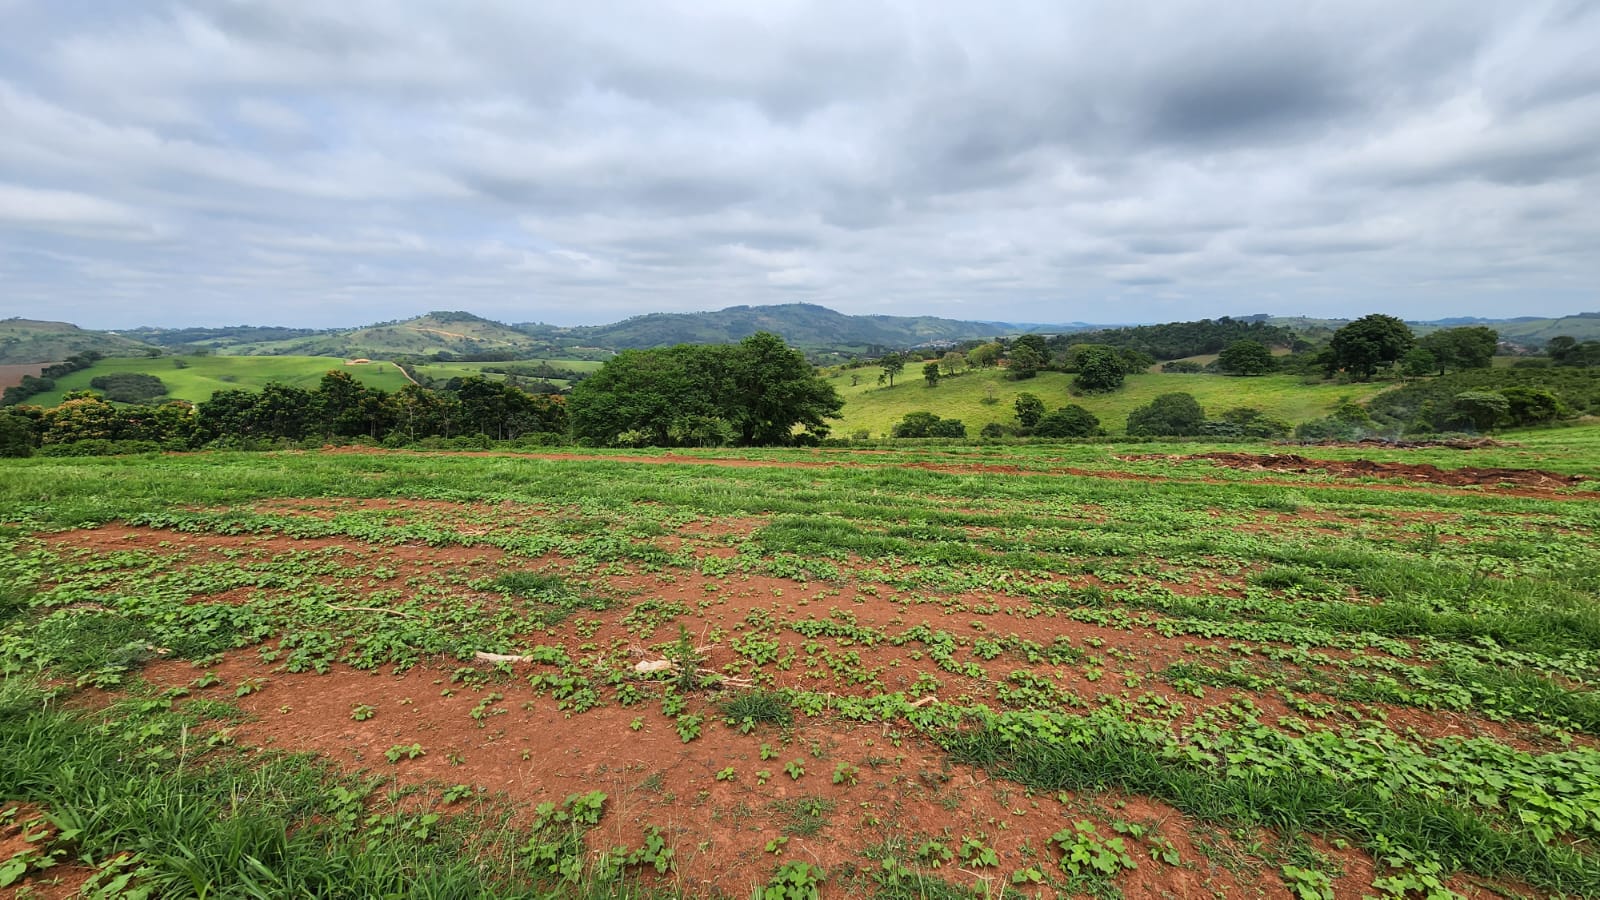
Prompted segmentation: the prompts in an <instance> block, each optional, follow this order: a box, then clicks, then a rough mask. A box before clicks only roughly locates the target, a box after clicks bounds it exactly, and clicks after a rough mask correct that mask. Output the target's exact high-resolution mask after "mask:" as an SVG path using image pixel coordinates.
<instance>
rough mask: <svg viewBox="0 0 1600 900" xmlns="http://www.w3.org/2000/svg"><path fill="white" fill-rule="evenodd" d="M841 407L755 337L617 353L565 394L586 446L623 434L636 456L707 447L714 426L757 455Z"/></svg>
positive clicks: (803, 367) (812, 377)
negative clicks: (650, 449)
mask: <svg viewBox="0 0 1600 900" xmlns="http://www.w3.org/2000/svg"><path fill="white" fill-rule="evenodd" d="M902 365H903V363H902ZM843 405H844V403H843V401H842V400H840V399H839V395H838V393H837V392H835V391H834V389H833V386H832V385H830V384H828V383H827V382H826V381H824V380H823V379H821V378H820V377H818V376H817V374H816V370H815V369H813V368H812V366H811V364H810V363H808V362H806V359H805V355H804V354H802V353H800V352H799V351H798V350H794V349H793V348H791V347H789V346H788V345H787V344H785V343H784V342H783V339H782V338H780V337H778V336H777V335H774V334H771V333H768V332H760V333H757V334H754V335H751V336H750V337H748V338H745V339H744V340H743V341H741V342H740V343H738V344H736V345H733V346H702V345H692V344H680V345H678V346H676V347H666V348H662V349H657V350H624V351H622V352H621V353H619V354H617V355H616V356H615V357H612V358H611V359H610V360H607V361H606V363H605V365H603V366H601V368H600V370H599V371H598V372H596V373H595V374H594V375H592V376H590V377H589V378H587V379H585V380H584V381H583V383H582V384H580V385H578V386H577V387H576V388H575V389H574V390H573V392H572V396H571V400H570V402H569V403H568V405H567V414H568V417H569V418H570V421H571V424H572V431H573V433H574V434H575V435H576V436H577V437H578V438H579V439H581V440H584V441H587V442H589V443H595V444H614V443H617V442H618V441H619V440H620V437H619V436H620V435H622V434H623V433H624V432H626V433H628V434H629V441H628V442H629V443H630V444H635V445H641V446H642V445H644V444H654V445H656V446H661V447H667V446H674V445H677V444H682V443H694V444H698V443H702V442H711V441H715V440H717V439H719V437H720V435H721V431H720V426H718V425H716V424H715V423H713V422H712V421H711V420H720V422H722V423H724V424H725V425H726V426H728V427H729V428H731V429H732V432H733V433H732V438H731V439H732V440H733V441H735V442H737V443H739V444H742V445H745V446H760V445H771V444H789V443H793V442H794V440H795V437H794V430H795V428H796V427H797V426H800V427H804V428H805V429H806V431H808V432H810V433H811V434H814V435H817V436H822V435H825V434H826V433H827V431H828V426H827V424H826V420H827V419H830V418H837V417H838V414H839V410H840V409H841V408H842V407H843ZM641 434H642V435H644V437H642V438H641V437H640V435H641Z"/></svg>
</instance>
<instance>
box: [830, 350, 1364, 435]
mask: <svg viewBox="0 0 1600 900" xmlns="http://www.w3.org/2000/svg"><path fill="white" fill-rule="evenodd" d="M913 368H915V369H916V371H915V372H913ZM878 371H879V370H878V369H877V368H875V367H864V368H860V369H852V370H845V371H841V372H837V373H833V374H831V375H830V376H829V377H828V382H829V383H830V384H832V385H833V386H834V389H835V390H837V391H838V392H839V396H841V397H843V398H844V401H845V405H844V412H843V418H842V419H841V420H840V421H839V422H838V423H836V424H835V426H834V433H835V434H837V435H841V436H848V435H850V434H853V433H855V432H857V431H861V430H863V429H865V430H866V431H868V432H870V433H871V435H872V436H873V437H883V436H887V435H888V433H889V429H891V428H892V427H893V426H894V424H895V423H896V422H898V421H900V420H901V419H902V418H904V417H905V415H906V413H910V412H916V411H918V410H927V411H929V412H933V413H937V414H938V415H940V416H942V417H944V418H947V419H948V418H955V419H960V420H961V421H962V422H964V423H965V424H966V426H967V433H968V434H969V435H976V434H977V433H978V430H979V429H980V428H982V427H983V426H985V425H987V424H989V423H990V422H999V423H1002V424H1008V425H1014V424H1016V408H1015V406H1014V404H1015V402H1016V398H1017V395H1018V394H1021V393H1024V392H1026V393H1031V394H1035V395H1037V396H1038V397H1039V398H1040V399H1042V400H1043V401H1044V404H1045V406H1046V407H1047V408H1049V409H1055V408H1057V407H1060V406H1065V405H1067V404H1069V403H1076V404H1078V405H1080V406H1083V407H1085V408H1086V409H1088V410H1089V411H1090V412H1092V413H1094V414H1095V415H1096V416H1099V417H1100V425H1101V427H1103V428H1105V429H1106V431H1108V432H1110V433H1111V434H1114V435H1115V434H1122V433H1123V430H1124V427H1125V426H1126V423H1127V421H1128V413H1129V412H1131V411H1132V410H1133V409H1134V408H1135V407H1138V406H1143V405H1144V404H1146V403H1149V402H1150V401H1151V400H1153V399H1155V398H1156V397H1157V396H1159V395H1161V394H1167V393H1172V392H1175V391H1182V392H1184V393H1188V394H1193V395H1194V398H1195V399H1196V400H1198V401H1200V405H1201V406H1202V407H1204V408H1205V411H1206V413H1207V414H1208V415H1216V414H1218V413H1221V412H1222V411H1224V410H1227V409H1232V408H1234V407H1238V406H1252V407H1255V408H1256V409H1259V410H1261V411H1262V412H1264V413H1266V414H1267V415H1269V416H1273V417H1275V418H1279V419H1284V420H1286V421H1288V422H1289V423H1290V424H1296V423H1299V422H1304V421H1307V420H1309V419H1315V418H1319V417H1321V416H1324V415H1327V414H1328V413H1329V412H1331V411H1332V410H1333V409H1334V408H1335V407H1336V406H1338V405H1339V404H1340V403H1342V402H1344V401H1346V400H1351V401H1355V402H1362V401H1365V400H1367V399H1369V398H1370V397H1372V396H1374V395H1375V394H1378V393H1379V392H1381V391H1383V390H1384V389H1386V388H1388V387H1390V385H1385V384H1305V383H1303V382H1302V380H1301V378H1300V376H1297V375H1267V376H1262V377H1259V378H1233V377H1229V376H1226V375H1166V374H1160V373H1146V374H1139V375H1130V376H1128V380H1127V383H1126V385H1125V386H1124V387H1123V388H1122V390H1119V391H1116V392H1115V393H1110V394H1085V395H1083V396H1079V397H1074V396H1073V395H1072V392H1071V389H1072V376H1071V375H1066V374H1063V373H1060V372H1042V373H1040V374H1039V375H1038V376H1037V377H1035V378H1031V379H1028V380H1025V381H1012V380H1010V379H1008V378H1007V377H1006V375H1005V372H1004V371H1003V370H999V369H977V370H971V371H967V372H963V373H961V374H959V375H956V376H955V377H953V378H941V379H940V380H939V384H938V386H936V387H931V388H930V387H928V386H927V384H926V382H924V381H923V379H922V373H921V369H920V366H918V367H913V366H907V367H906V370H905V371H904V372H902V373H901V374H900V376H899V377H897V378H896V379H895V383H894V387H892V388H890V387H879V386H878V381H877V379H878ZM851 375H858V376H860V384H857V385H853V386H852V385H851V383H850V377H851ZM991 395H992V397H993V401H994V402H992V403H991V402H988V400H989V398H990V397H991Z"/></svg>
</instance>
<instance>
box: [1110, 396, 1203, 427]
mask: <svg viewBox="0 0 1600 900" xmlns="http://www.w3.org/2000/svg"><path fill="white" fill-rule="evenodd" d="M1205 420H1206V414H1205V410H1203V409H1201V408H1200V401H1198V400H1196V399H1194V396H1193V395H1191V394H1184V393H1172V394H1162V395H1161V396H1159V397H1157V398H1155V399H1154V400H1152V401H1150V402H1149V403H1148V404H1146V405H1144V406H1141V407H1138V408H1137V409H1135V410H1134V411H1133V412H1130V413H1128V433H1129V434H1131V435H1134V436H1135V437H1138V436H1150V437H1168V436H1188V435H1196V434H1199V433H1200V426H1201V425H1202V424H1204V423H1205Z"/></svg>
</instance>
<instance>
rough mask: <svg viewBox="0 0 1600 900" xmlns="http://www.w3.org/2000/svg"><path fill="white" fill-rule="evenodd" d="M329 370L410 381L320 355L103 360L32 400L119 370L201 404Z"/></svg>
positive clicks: (394, 372) (369, 379)
mask: <svg viewBox="0 0 1600 900" xmlns="http://www.w3.org/2000/svg"><path fill="white" fill-rule="evenodd" d="M329 370H338V371H343V372H349V373H350V374H351V375H352V376H354V377H355V378H357V379H359V380H360V381H361V382H362V383H363V384H367V385H371V386H372V387H375V388H382V389H383V390H386V391H394V390H399V389H400V388H402V387H404V386H405V385H406V384H407V383H408V382H407V379H406V376H405V375H404V374H403V373H402V372H401V371H400V370H399V369H397V368H395V366H394V365H393V364H391V363H386V362H372V363H363V364H358V365H347V364H346V363H345V361H344V360H342V359H336V358H329V357H316V356H276V357H270V358H260V357H243V356H164V357H160V358H157V359H149V358H145V357H140V358H122V359H103V360H101V361H100V362H98V363H95V364H94V365H93V366H91V367H90V368H87V369H84V370H83V371H81V372H73V373H72V374H71V375H67V376H64V377H62V378H60V379H57V381H56V389H55V390H54V391H49V392H47V393H43V394H38V395H36V396H34V397H31V398H29V399H28V401H27V402H28V403H29V404H31V405H34V406H54V405H56V404H57V403H60V402H61V398H62V396H63V395H64V394H66V392H67V391H74V390H90V389H91V388H90V387H89V380H90V379H92V378H94V377H95V376H97V375H110V374H113V373H118V372H138V373H142V374H147V375H154V376H156V377H157V378H160V379H161V381H162V382H163V383H164V384H166V386H167V396H168V397H169V398H170V399H173V400H188V401H191V402H194V403H198V402H200V401H202V400H209V399H211V394H212V392H213V391H225V390H232V389H240V388H242V389H244V390H260V389H261V387H262V385H265V384H266V383H267V382H269V381H278V382H282V383H284V384H289V385H294V386H296V387H302V388H314V387H316V386H317V382H319V381H321V380H322V376H323V375H325V374H327V373H328V371H329Z"/></svg>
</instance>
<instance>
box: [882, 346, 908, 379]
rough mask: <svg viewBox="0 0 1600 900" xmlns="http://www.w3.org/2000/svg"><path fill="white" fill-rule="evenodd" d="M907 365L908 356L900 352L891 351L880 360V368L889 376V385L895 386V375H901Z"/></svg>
mask: <svg viewBox="0 0 1600 900" xmlns="http://www.w3.org/2000/svg"><path fill="white" fill-rule="evenodd" d="M905 367H906V358H905V357H903V356H901V355H900V354H898V353H891V354H889V355H888V356H885V357H884V358H882V359H880V360H878V368H880V369H882V370H883V374H884V375H886V376H887V377H888V379H889V387H894V377H895V376H896V375H899V374H900V372H901V370H902V369H904V368H905Z"/></svg>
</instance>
